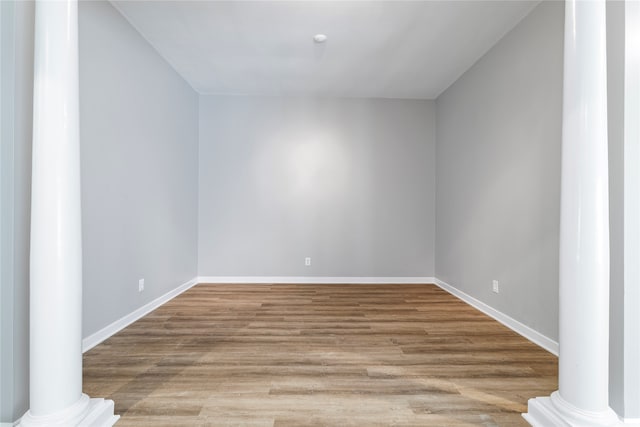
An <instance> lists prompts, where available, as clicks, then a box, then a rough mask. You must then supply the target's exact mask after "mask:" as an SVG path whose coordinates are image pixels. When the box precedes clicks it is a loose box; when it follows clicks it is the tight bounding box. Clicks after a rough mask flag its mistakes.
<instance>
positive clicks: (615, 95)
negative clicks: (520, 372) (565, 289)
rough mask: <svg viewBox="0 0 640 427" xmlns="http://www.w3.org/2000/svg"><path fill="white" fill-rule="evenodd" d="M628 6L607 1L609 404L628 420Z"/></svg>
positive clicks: (618, 2)
mask: <svg viewBox="0 0 640 427" xmlns="http://www.w3.org/2000/svg"><path fill="white" fill-rule="evenodd" d="M624 32H625V22H624V2H621V1H617V0H616V1H610V0H609V1H607V62H608V67H607V79H608V82H607V91H608V92H607V94H608V98H609V102H608V105H607V109H608V121H609V236H610V251H611V263H610V269H611V270H610V273H611V274H610V278H611V279H610V290H611V296H610V300H609V307H610V310H609V318H610V322H611V323H610V328H609V329H610V334H609V404H610V405H611V407H612V408H613V410H615V411H616V413H618V414H619V415H622V416H624V413H625V408H624Z"/></svg>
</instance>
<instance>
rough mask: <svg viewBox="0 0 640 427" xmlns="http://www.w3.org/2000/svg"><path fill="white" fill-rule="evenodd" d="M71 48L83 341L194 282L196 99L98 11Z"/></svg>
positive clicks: (106, 11)
mask: <svg viewBox="0 0 640 427" xmlns="http://www.w3.org/2000/svg"><path fill="white" fill-rule="evenodd" d="M79 38H80V111H81V117H80V137H81V161H82V209H83V212H82V220H83V245H84V247H83V256H84V260H83V261H84V325H83V327H84V336H85V337H86V336H88V335H89V334H91V333H94V332H96V331H98V330H100V329H101V328H103V327H105V326H107V325H108V324H110V323H111V322H113V321H115V320H117V319H119V318H121V317H123V316H125V315H127V314H129V313H131V312H132V311H134V310H135V309H137V308H139V307H141V306H142V305H144V304H146V303H148V302H150V301H151V300H153V299H155V298H157V297H159V296H161V295H163V294H165V293H166V292H168V291H170V290H172V289H174V288H176V287H177V286H179V285H181V284H183V283H185V282H187V281H189V280H190V279H192V278H193V277H195V275H196V263H197V255H196V251H197V189H198V181H197V180H198V175H197V168H198V161H197V156H198V97H197V95H196V93H195V92H194V91H193V90H192V88H191V87H190V86H188V85H187V83H185V81H184V80H183V79H182V78H181V77H180V76H179V75H178V74H177V73H176V72H175V71H174V70H173V69H172V68H171V67H170V66H169V65H168V64H167V63H166V62H165V61H164V60H163V59H162V58H161V57H160V56H159V55H158V53H157V52H156V51H155V50H154V49H153V48H152V47H151V46H150V45H149V44H148V43H147V42H146V41H145V40H144V39H143V38H142V37H141V36H140V35H139V33H137V32H136V31H135V30H134V29H133V28H132V27H131V26H130V25H129V23H128V22H127V21H126V20H125V19H124V18H123V17H122V15H120V14H119V13H118V12H117V11H116V10H115V9H114V8H113V7H112V6H111V5H110V4H109V3H107V2H81V3H80V9H79ZM141 278H144V279H145V287H146V288H145V291H144V292H142V293H138V279H141Z"/></svg>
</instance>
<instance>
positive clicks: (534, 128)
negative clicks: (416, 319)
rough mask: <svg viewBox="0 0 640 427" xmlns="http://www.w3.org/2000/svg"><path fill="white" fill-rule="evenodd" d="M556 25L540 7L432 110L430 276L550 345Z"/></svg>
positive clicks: (552, 13) (559, 47) (559, 35)
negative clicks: (434, 115) (432, 239)
mask: <svg viewBox="0 0 640 427" xmlns="http://www.w3.org/2000/svg"><path fill="white" fill-rule="evenodd" d="M563 16H564V14H563V4H562V3H556V2H544V3H542V4H541V5H540V6H538V7H537V8H536V9H534V10H533V12H532V13H531V14H530V15H529V16H527V17H526V18H525V19H524V20H523V21H522V22H521V23H520V24H519V25H518V26H517V27H516V28H515V29H514V30H512V31H511V32H510V33H509V34H507V35H506V36H505V37H504V38H503V39H502V40H501V41H500V42H498V44H496V45H495V46H494V47H493V48H492V49H491V50H490V51H489V52H487V54H486V55H485V56H484V57H483V58H482V59H480V61H478V62H477V63H476V64H475V65H474V66H473V67H472V68H471V69H470V70H469V71H467V72H466V73H465V74H464V75H463V76H462V77H461V78H460V79H459V80H458V81H457V82H456V83H454V84H453V85H452V86H451V87H450V88H449V89H447V91H445V92H444V93H443V94H442V95H441V96H440V97H439V98H438V99H437V101H436V103H437V147H436V182H437V190H436V211H437V213H436V224H437V227H436V276H437V277H438V278H440V279H442V280H444V281H445V282H447V283H450V284H451V285H453V286H454V287H456V288H458V289H459V290H461V291H463V292H466V293H468V294H469V295H471V296H473V297H475V298H477V299H478V300H480V301H482V302H484V303H486V304H488V305H490V306H491V307H494V308H495V309H497V310H499V311H501V312H503V313H505V314H506V315H508V316H511V317H513V318H515V319H517V320H519V321H520V322H522V323H524V324H525V325H527V326H529V327H531V328H533V329H534V330H536V331H539V332H541V333H542V334H544V335H546V336H548V337H550V338H551V339H553V340H557V338H558V330H557V328H558V233H559V212H560V206H559V202H560V185H559V183H560V142H561V118H562V109H561V107H562V63H563V59H562V52H563ZM492 280H498V281H499V283H500V293H499V294H495V293H493V292H492Z"/></svg>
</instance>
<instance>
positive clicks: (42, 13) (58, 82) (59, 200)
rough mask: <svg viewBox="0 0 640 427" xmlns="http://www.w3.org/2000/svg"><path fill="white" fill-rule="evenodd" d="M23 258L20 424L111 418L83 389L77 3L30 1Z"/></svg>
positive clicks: (107, 407) (93, 422)
mask: <svg viewBox="0 0 640 427" xmlns="http://www.w3.org/2000/svg"><path fill="white" fill-rule="evenodd" d="M34 63H35V65H34V113H33V114H34V115H33V169H32V199H31V209H32V214H31V260H30V276H31V282H30V373H29V375H30V383H29V385H30V399H29V405H30V409H29V411H28V412H27V413H26V414H25V415H24V416H23V417H22V419H21V420H20V424H19V425H21V426H55V425H59V426H112V425H113V424H114V423H115V422H116V421H117V419H118V417H117V416H114V415H113V401H105V400H104V399H89V397H88V396H87V395H86V394H83V393H82V347H81V343H82V239H81V216H80V150H79V148H80V147H79V111H78V108H79V99H78V4H77V1H74V0H55V1H38V2H36V21H35V53H34Z"/></svg>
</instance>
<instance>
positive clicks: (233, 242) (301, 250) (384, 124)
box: [198, 96, 435, 277]
mask: <svg viewBox="0 0 640 427" xmlns="http://www.w3.org/2000/svg"><path fill="white" fill-rule="evenodd" d="M434 120H435V108H434V103H433V101H408V100H402V101H400V100H372V99H313V98H279V97H255V98H253V97H216V96H202V97H201V98H200V182H199V184H200V197H199V200H200V205H199V246H198V247H199V254H198V255H199V257H198V261H199V262H198V273H199V275H200V276H214V275H218V276H365V277H367V276H380V277H384V276H386V277H394V276H432V275H433V273H434V264H433V262H434V246H433V244H434V214H435V211H434V191H435V188H434V167H435V164H434V157H435V156H434V147H435V123H434ZM307 256H309V257H311V258H312V265H311V266H310V267H305V266H304V258H305V257H307Z"/></svg>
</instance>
